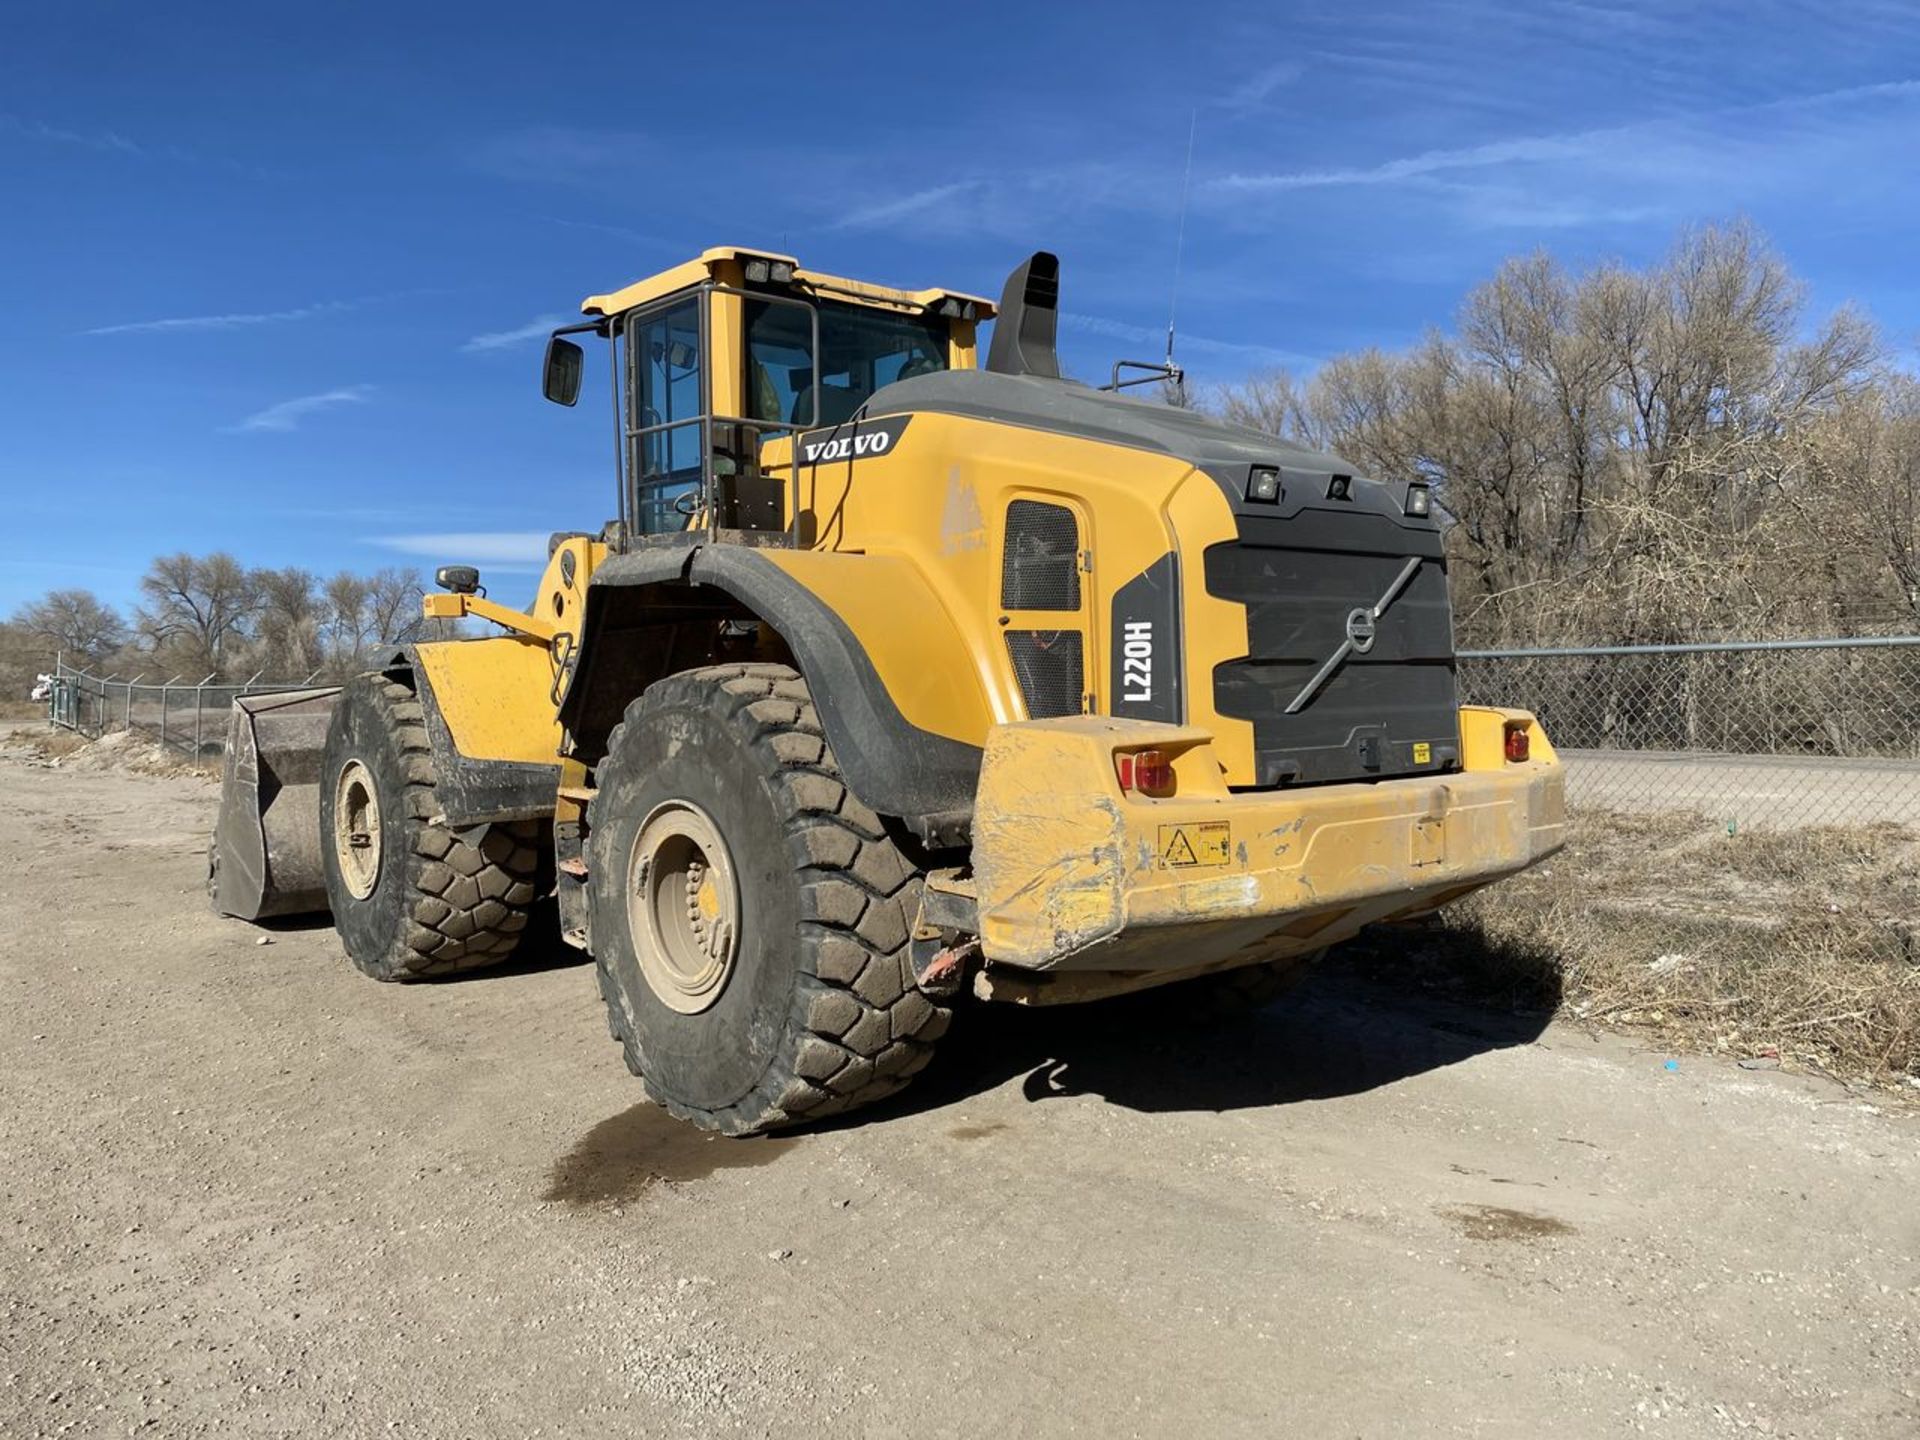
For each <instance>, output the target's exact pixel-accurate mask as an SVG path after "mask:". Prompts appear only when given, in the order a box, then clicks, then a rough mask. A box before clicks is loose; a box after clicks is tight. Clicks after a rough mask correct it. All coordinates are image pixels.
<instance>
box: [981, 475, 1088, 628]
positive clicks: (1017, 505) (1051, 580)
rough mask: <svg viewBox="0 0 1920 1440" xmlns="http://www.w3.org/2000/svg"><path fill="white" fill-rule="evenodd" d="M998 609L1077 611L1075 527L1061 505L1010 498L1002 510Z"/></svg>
mask: <svg viewBox="0 0 1920 1440" xmlns="http://www.w3.org/2000/svg"><path fill="white" fill-rule="evenodd" d="M1000 608H1001V609H1003V610H1078V609H1079V608H1080V526H1079V525H1078V524H1077V523H1076V522H1075V520H1074V518H1073V512H1072V511H1071V510H1069V509H1067V508H1066V506H1064V505H1045V504H1042V503H1041V502H1040V501H1038V500H1016V501H1014V502H1013V503H1012V504H1011V505H1009V506H1007V554H1006V564H1005V566H1004V567H1003V569H1002V573H1001V578H1000Z"/></svg>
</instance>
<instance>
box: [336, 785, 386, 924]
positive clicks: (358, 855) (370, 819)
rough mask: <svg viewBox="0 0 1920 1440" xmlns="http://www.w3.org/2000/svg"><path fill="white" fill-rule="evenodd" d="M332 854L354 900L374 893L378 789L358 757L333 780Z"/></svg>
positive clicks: (377, 870)
mask: <svg viewBox="0 0 1920 1440" xmlns="http://www.w3.org/2000/svg"><path fill="white" fill-rule="evenodd" d="M333 853H334V857H335V858H336V859H337V860H338V861H339V862H340V878H341V879H342V880H344V881H345V882H346V886H347V892H348V893H349V894H350V895H352V896H353V898H354V899H356V900H364V899H366V898H367V897H368V896H369V895H371V894H373V887H374V884H375V882H376V881H378V880H379V878H380V792H379V791H378V790H376V789H375V788H374V784H373V775H372V773H371V772H370V771H369V770H368V769H367V767H366V766H365V765H362V764H361V763H360V762H359V761H358V760H349V761H348V762H347V763H346V764H345V765H342V766H341V767H340V778H339V779H338V780H337V781H335V782H334V787H333Z"/></svg>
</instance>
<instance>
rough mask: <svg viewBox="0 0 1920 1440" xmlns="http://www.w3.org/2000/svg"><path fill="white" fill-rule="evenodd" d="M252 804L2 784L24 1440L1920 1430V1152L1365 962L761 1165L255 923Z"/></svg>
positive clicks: (940, 1074)
mask: <svg viewBox="0 0 1920 1440" xmlns="http://www.w3.org/2000/svg"><path fill="white" fill-rule="evenodd" d="M213 800H214V790H213V787H212V786H211V785H210V784H208V783H206V782H204V781H201V780H197V779H192V778H184V777H175V778H167V777H148V776H130V775H125V774H117V773H106V772H98V771H90V770H86V769H71V768H63V769H58V770H55V769H49V768H47V767H46V765H45V763H44V762H43V761H40V760H37V759H35V758H33V757H31V756H29V755H28V754H27V753H26V752H24V751H23V750H21V749H18V748H13V749H0V875H4V876H5V877H6V878H5V880H4V882H0V1193H3V1194H4V1202H5V1203H4V1208H3V1209H0V1435H5V1436H8V1437H13V1436H20V1437H27V1436H41V1435H137V1436H145V1435H169V1436H171V1435H214V1434H218V1435H247V1436H254V1435H301V1436H314V1435H376V1434H389V1433H391V1434H401V1435H408V1436H436V1437H437V1436H585V1435H593V1436H614V1435H646V1436H653V1435H660V1436H709V1435H732V1434H744V1435H774V1436H785V1435H800V1434H804V1435H816V1436H820V1435H833V1436H893V1435H901V1434H911V1435H994V1436H1052V1435H1085V1436H1101V1437H1105V1436H1128V1435H1141V1436H1158V1435H1166V1434H1180V1435H1184V1436H1194V1437H1199V1436H1208V1437H1211V1436H1240V1435H1246V1436H1287V1435H1312V1436H1330V1437H1344V1436H1369V1437H1371V1436H1452V1435H1475V1436H1529V1437H1531V1436H1540V1435H1547V1434H1552V1435H1555V1436H1586V1435H1599V1436H1609V1435H1625V1434H1639V1433H1648V1434H1657V1435H1670V1436H1694V1435H1703V1436H1717V1435H1725V1434H1737V1433H1756V1434H1775V1435H1804V1436H1889V1437H1896V1436H1897V1437H1911V1436H1913V1435H1915V1434H1917V1433H1920V1398H1916V1396H1920V1378H1916V1377H1917V1376H1920V1203H1917V1202H1916V1198H1915V1196H1916V1188H1917V1186H1920V1158H1917V1154H1920V1122H1917V1121H1916V1119H1915V1117H1914V1115H1913V1114H1912V1113H1911V1112H1909V1111H1902V1110H1899V1109H1888V1110H1884V1111H1883V1109H1882V1108H1879V1107H1877V1106H1876V1105H1874V1104H1869V1103H1867V1102H1865V1101H1863V1100H1861V1099H1860V1098H1858V1097H1857V1096H1853V1095H1849V1094H1848V1093H1846V1092H1844V1091H1842V1090H1840V1089H1838V1088H1835V1087H1832V1086H1829V1085H1826V1084H1824V1083H1823V1082H1819V1081H1815V1080H1811V1079H1806V1078H1803V1077H1798V1076H1792V1075H1786V1074H1780V1073H1756V1072H1748V1071H1744V1070H1741V1069H1739V1068H1737V1067H1736V1066H1735V1065H1734V1064H1732V1063H1731V1062H1727V1061H1719V1060H1696V1059H1693V1058H1682V1059H1680V1060H1679V1061H1678V1062H1677V1068H1673V1069H1670V1068H1668V1057H1666V1056H1663V1055H1660V1054H1656V1053H1648V1052H1645V1051H1642V1050H1639V1049H1636V1048H1635V1047H1634V1045H1633V1044H1632V1042H1631V1041H1630V1040H1628V1039H1626V1038H1624V1037H1618V1036H1602V1037H1598V1038H1595V1037H1591V1036H1589V1035H1587V1034H1585V1033H1583V1032H1580V1031H1578V1030H1573V1029H1563V1028H1560V1027H1558V1026H1555V1027H1550V1028H1546V1029H1545V1030H1544V1031H1542V1029H1541V1026H1540V1024H1539V1023H1538V1022H1535V1023H1532V1024H1526V1023H1518V1022H1516V1021H1514V1020H1513V1019H1511V1018H1509V1017H1503V1016H1496V1015H1492V1014H1488V1013H1485V1012H1479V1011H1472V1010H1465V1009H1456V1008H1451V1007H1448V1006H1445V1005H1443V1004H1441V1003H1440V1002H1438V1001H1434V1000H1432V999H1427V998H1422V997H1417V996H1410V995H1405V994H1399V993H1395V992H1392V991H1388V990H1384V989H1380V988H1373V987H1370V985H1369V983H1368V982H1366V981H1364V980H1362V979H1360V978H1358V977H1357V976H1355V975H1354V974H1352V973H1350V972H1347V971H1345V970H1343V968H1342V967H1341V966H1340V965H1339V964H1337V963H1336V964H1333V965H1331V966H1329V967H1328V968H1327V970H1326V971H1325V972H1324V973H1322V974H1321V975H1320V976H1318V977H1316V979H1315V980H1314V981H1312V982H1311V983H1310V984H1309V985H1308V987H1306V989H1304V990H1303V991H1302V992H1300V993H1299V994H1298V995H1297V996H1296V997H1295V998H1293V999H1292V1000H1289V1001H1287V1002H1283V1003H1282V1004H1281V1005H1279V1006H1277V1007H1274V1008H1273V1009H1271V1010H1269V1011H1267V1012H1264V1013H1261V1014H1258V1015H1255V1016H1253V1017H1250V1018H1249V1019H1248V1020H1247V1021H1246V1022H1245V1023H1244V1024H1240V1025H1229V1026H1226V1027H1224V1028H1220V1029H1214V1030H1201V1031H1190V1032H1185V1033H1168V1032H1167V1029H1166V1026H1165V1022H1164V1020H1163V1018H1162V1016H1163V1011H1162V1010H1161V1008H1160V1007H1157V1006H1155V1005H1153V1004H1150V1003H1139V1002H1135V1003H1132V1004H1128V1005H1122V1006H1118V1007H1111V1008H1100V1009H1090V1010H1080V1011H1063V1012H1057V1013H1051V1014H1049V1013H1038V1014H1029V1013H1021V1012H1008V1011H998V1010H980V1011H974V1012H969V1013H966V1014H964V1015H962V1016H961V1017H960V1020H959V1021H957V1022H956V1024H955V1026H954V1030H953V1033H952V1036H951V1037H950V1040H949V1041H948V1042H947V1048H946V1049H945V1051H944V1052H943V1054H942V1056H941V1057H940V1059H939V1060H937V1061H936V1063H935V1066H934V1067H933V1068H932V1069H931V1070H929V1071H928V1073H927V1074H926V1075H925V1076H924V1077H923V1079H922V1082H921V1083H920V1084H919V1085H918V1086H917V1087H916V1088H915V1089H913V1090H912V1091H910V1092H908V1094H907V1095H906V1096H904V1097H902V1098H901V1100H900V1101H898V1102H896V1103H894V1104H892V1105H891V1106H890V1107H888V1108H886V1109H883V1110H880V1111H877V1112H871V1113H868V1114H865V1115H862V1116H860V1117H857V1118H855V1119H853V1120H850V1121H848V1122H846V1123H844V1124H841V1125H838V1126H836V1127H834V1128H831V1129H827V1130H821V1131H815V1132H811V1133H805V1134H800V1135H797V1136H793V1137H790V1138H781V1139H774V1140H759V1141H745V1142H727V1141H715V1140H708V1139H706V1138H704V1137H702V1136H699V1135H697V1134H695V1133H693V1132H691V1131H687V1130H684V1129H681V1128H679V1127H677V1126H675V1125H673V1124H672V1123H670V1122H668V1121H666V1120H665V1119H664V1118H663V1117H662V1116H660V1115H659V1114H658V1112H655V1111H652V1110H650V1109H648V1108H645V1107H641V1106H638V1105H636V1101H637V1100H638V1098H639V1097H638V1093H637V1087H636V1085H635V1083H634V1082H633V1081H632V1080H630V1079H629V1077H628V1076H627V1075H626V1073H625V1071H624V1069H623V1068H622V1067H621V1065H620V1063H619V1059H618V1056H617V1053H616V1052H615V1049H614V1047H613V1046H612V1044H611V1043H610V1042H609V1041H608V1040H607V1038H606V1028H605V1024H604V1022H603V1020H602V1017H601V1014H600V1011H599V1005H598V1001H597V999H596V998H595V995H594V992H593V985H592V980H591V973H590V971H588V970H587V969H585V968H583V967H582V966H580V965H578V964H577V963H574V960H573V958H572V957H571V956H570V955H569V954H567V953H564V952H561V951H560V950H559V949H558V947H553V948H546V949H542V950H540V951H539V953H537V954H535V955H534V956H532V957H531V958H530V959H529V960H527V961H526V962H525V963H523V964H520V965H518V966H517V967H516V968H514V969H512V970H510V971H509V972H506V973H501V974H495V975H491V976H486V977H484V978H475V979H469V980H465V981H460V982H449V983H443V984H434V985H424V986H413V987H391V986H381V985H377V984H374V983H373V982H371V981H368V980H366V979H363V978H362V977H360V976H359V975H357V974H356V973H355V972H354V971H352V970H351V969H350V968H349V967H348V965H347V964H346V962H345V960H344V959H343V958H342V956H341V954H340V952H339V949H338V947H337V945H336V944H335V943H334V940H333V937H332V934H331V932H330V931H328V930H326V929H324V928H317V927H299V926H294V927H284V928H280V929H277V930H272V931H265V932H263V931H259V930H256V929H254V928H252V927H250V926H247V925H243V924H240V923H237V922H232V921H222V920H218V919H215V918H214V917H213V916H212V915H210V914H209V913H208V912H207V909H206V907H205V903H204V900H203V898H202V891H201V879H202V874H203V859H202V857H203V852H204V846H205V836H206V833H207V828H208V825H209V823H210V820H211V816H212V811H213ZM263 935H264V936H265V937H266V938H268V939H269V940H270V941H271V943H269V944H261V943H259V941H260V939H261V938H262V937H263Z"/></svg>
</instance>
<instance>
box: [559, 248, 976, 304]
mask: <svg viewBox="0 0 1920 1440" xmlns="http://www.w3.org/2000/svg"><path fill="white" fill-rule="evenodd" d="M748 260H765V261H768V262H769V263H772V264H779V265H791V266H792V267H793V285H794V288H795V289H797V290H802V291H810V292H812V293H814V294H816V295H823V296H827V295H831V296H839V297H841V298H843V299H848V300H852V301H854V302H856V303H859V304H866V305H885V306H890V307H892V308H894V309H898V310H910V311H915V312H920V311H926V310H928V309H931V308H932V307H934V306H936V305H938V304H939V303H940V302H941V301H942V300H958V301H960V302H961V303H962V304H970V305H972V306H973V307H974V319H976V320H991V319H992V318H993V303H992V302H991V301H989V300H984V299H982V298H981V297H980V296H978V295H968V294H966V293H964V292H963V291H959V290H937V289H936V290H896V289H894V288H893V287H892V286H891V285H872V284H869V283H868V282H867V281H865V280H849V279H846V278H845V277H843V276H839V275H824V274H822V273H820V272H819V271H817V270H803V269H802V268H801V267H800V262H799V261H798V260H796V259H794V258H793V256H791V255H781V254H777V253H776V252H774V251H771V250H750V249H747V248H746V247H744V246H740V245H716V246H715V247H714V248H713V249H711V250H704V251H702V252H701V254H700V257H699V258H698V259H697V260H689V261H687V262H686V263H685V264H682V265H676V266H674V267H673V268H672V269H671V270H662V271H661V272H660V273H659V274H657V275H649V276H648V277H647V278H646V279H644V280H636V281H634V282H633V284H631V285H628V286H626V287H624V288H623V289H619V290H614V291H611V292H609V293H608V294H605V295H589V296H588V297H587V298H586V299H585V300H582V301H581V302H580V310H581V313H582V314H585V315H620V314H624V313H625V312H626V311H628V310H631V309H633V308H634V307H635V306H636V305H645V304H646V303H647V302H648V301H650V300H658V299H660V298H661V297H662V296H666V295H671V294H673V293H674V292H675V291H678V290H685V289H687V288H688V287H689V286H693V285H700V284H704V283H705V282H707V281H709V280H718V279H720V277H721V272H722V269H723V267H731V266H732V265H734V264H738V263H742V262H745V261H748Z"/></svg>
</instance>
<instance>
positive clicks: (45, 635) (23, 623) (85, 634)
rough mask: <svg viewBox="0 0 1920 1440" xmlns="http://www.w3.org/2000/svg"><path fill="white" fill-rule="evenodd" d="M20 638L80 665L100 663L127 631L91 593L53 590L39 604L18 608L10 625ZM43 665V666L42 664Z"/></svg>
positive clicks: (117, 645) (117, 615) (110, 611)
mask: <svg viewBox="0 0 1920 1440" xmlns="http://www.w3.org/2000/svg"><path fill="white" fill-rule="evenodd" d="M12 623H13V625H14V627H15V628H16V630H18V631H19V632H20V633H21V635H22V636H23V638H25V639H28V640H31V641H34V642H37V643H38V644H39V645H40V646H41V647H42V648H43V649H45V650H46V651H47V652H48V657H47V658H49V659H51V657H52V652H54V651H56V650H58V651H64V652H65V653H66V654H67V656H68V657H69V658H70V659H72V660H73V661H75V662H76V663H78V664H81V665H88V664H92V663H94V662H96V661H99V660H104V659H105V658H106V657H107V656H108V655H110V654H112V653H113V652H114V651H115V650H117V649H118V648H119V647H120V646H121V645H123V644H125V643H126V638H127V627H126V624H125V623H124V622H123V621H122V620H121V619H120V615H119V612H118V611H116V610H115V609H114V608H113V607H112V606H111V605H106V604H103V603H102V602H101V600H100V597H99V596H97V595H95V594H94V593H93V592H92V591H91V590H54V591H51V592H50V593H49V594H47V595H46V596H45V598H43V599H40V600H35V601H33V602H32V603H31V604H27V605H22V606H21V607H20V608H19V609H18V610H16V611H15V612H14V615H13V621H12ZM43 663H44V662H43Z"/></svg>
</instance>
